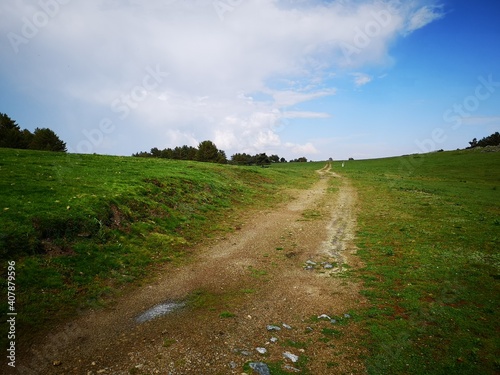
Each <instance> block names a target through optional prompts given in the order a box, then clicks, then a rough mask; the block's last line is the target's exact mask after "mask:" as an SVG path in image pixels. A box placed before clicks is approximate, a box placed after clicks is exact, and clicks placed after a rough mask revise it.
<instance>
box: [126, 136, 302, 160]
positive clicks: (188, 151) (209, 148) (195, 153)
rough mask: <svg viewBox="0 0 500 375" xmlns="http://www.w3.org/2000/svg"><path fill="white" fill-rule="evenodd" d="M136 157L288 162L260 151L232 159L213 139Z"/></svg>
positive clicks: (239, 154) (156, 150) (154, 150)
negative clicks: (196, 144) (195, 145)
mask: <svg viewBox="0 0 500 375" xmlns="http://www.w3.org/2000/svg"><path fill="white" fill-rule="evenodd" d="M132 156H135V157H143V158H164V159H174V160H195V161H201V162H209V163H219V164H235V165H260V166H264V165H269V164H272V163H286V162H287V161H286V159H285V158H283V157H281V158H280V157H279V156H278V155H271V156H268V155H267V154H266V153H259V154H255V155H250V154H247V153H236V154H234V155H232V156H231V158H230V159H228V158H227V157H226V153H225V152H224V151H223V150H219V149H218V148H217V146H216V145H215V144H214V143H213V142H212V141H203V142H200V144H199V145H198V147H197V148H196V147H193V146H186V145H184V146H182V147H179V146H178V147H175V148H173V149H172V148H165V149H163V150H159V149H158V148H157V147H154V148H152V149H151V151H149V152H146V151H142V152H137V153H135V154H132ZM290 162H307V159H306V158H305V157H301V158H298V159H294V160H290Z"/></svg>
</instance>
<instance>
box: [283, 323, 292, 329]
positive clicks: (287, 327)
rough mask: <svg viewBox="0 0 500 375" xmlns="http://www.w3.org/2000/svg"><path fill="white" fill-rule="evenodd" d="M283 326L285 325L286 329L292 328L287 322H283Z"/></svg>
mask: <svg viewBox="0 0 500 375" xmlns="http://www.w3.org/2000/svg"><path fill="white" fill-rule="evenodd" d="M283 327H285V328H286V329H292V326H289V325H288V324H286V323H283Z"/></svg>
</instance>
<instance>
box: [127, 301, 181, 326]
mask: <svg viewBox="0 0 500 375" xmlns="http://www.w3.org/2000/svg"><path fill="white" fill-rule="evenodd" d="M184 306H185V303H183V302H181V303H179V302H164V303H160V304H159V305H156V306H153V307H152V308H150V309H149V310H147V311H145V312H143V313H142V314H141V315H139V316H138V317H137V318H135V321H136V322H137V323H144V322H147V321H149V320H152V319H155V318H158V317H159V316H163V315H166V314H169V313H171V312H172V311H174V310H177V309H180V308H181V307H184Z"/></svg>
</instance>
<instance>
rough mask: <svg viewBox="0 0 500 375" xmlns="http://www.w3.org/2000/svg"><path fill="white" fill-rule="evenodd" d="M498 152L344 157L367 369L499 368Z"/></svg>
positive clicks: (468, 370) (441, 370)
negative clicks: (354, 198) (355, 204)
mask: <svg viewBox="0 0 500 375" xmlns="http://www.w3.org/2000/svg"><path fill="white" fill-rule="evenodd" d="M499 165H500V153H498V152H497V153H483V152H478V151H455V152H443V153H434V154H425V155H415V156H407V157H401V158H388V159H379V160H366V161H350V162H349V163H347V164H346V166H345V168H338V167H337V168H336V169H337V170H340V171H341V172H342V173H343V174H345V175H346V176H348V177H349V178H350V179H351V181H352V182H353V184H354V185H355V186H356V188H357V190H358V192H359V197H360V208H361V209H360V212H359V218H358V220H359V222H358V230H359V232H358V236H357V242H358V247H359V248H360V250H359V254H360V256H361V257H362V259H363V260H364V262H365V263H366V268H364V269H363V270H362V271H361V276H362V277H363V279H364V283H365V290H364V294H365V295H366V296H367V297H368V298H369V300H370V301H371V303H372V308H371V309H369V310H368V311H362V312H360V316H361V319H363V320H364V321H365V323H366V326H367V329H368V330H369V339H368V341H367V343H366V345H367V346H368V347H369V349H370V356H369V357H368V358H367V360H366V363H367V368H368V371H369V373H370V374H384V375H387V374H443V375H444V374H495V373H498V372H500V361H499V359H498V358H500V353H499V348H500V340H499V337H500V336H499V327H500V320H499V315H498V311H499V295H500V294H499V292H500V288H499V279H500V252H499V249H500V196H499V195H500V168H499Z"/></svg>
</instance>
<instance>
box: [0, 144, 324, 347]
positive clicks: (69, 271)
mask: <svg viewBox="0 0 500 375" xmlns="http://www.w3.org/2000/svg"><path fill="white" fill-rule="evenodd" d="M298 164H302V165H298ZM323 165H324V163H294V164H288V163H287V165H273V166H272V167H271V168H258V167H236V166H229V165H217V164H210V163H197V162H189V161H173V160H166V159H143V158H133V157H115V156H101V155H77V154H63V153H51V152H40V151H27V150H12V149H0V191H2V195H1V199H0V260H1V261H2V262H3V263H4V266H3V267H2V268H1V276H2V277H1V280H2V281H1V282H2V286H5V288H6V286H7V285H6V275H7V261H9V260H15V261H16V287H17V294H16V298H17V300H16V303H17V305H16V307H17V312H18V313H19V315H18V321H17V332H18V333H19V335H21V336H22V335H24V336H27V337H25V338H29V336H30V335H31V334H32V333H33V332H37V330H38V329H40V328H42V327H44V329H48V328H50V326H51V324H52V323H57V322H60V321H61V319H65V318H68V317H71V316H73V315H75V314H76V313H77V312H78V311H80V310H81V309H86V308H89V307H93V308H95V307H99V306H102V305H103V304H105V303H107V302H106V301H107V300H109V299H110V298H112V297H113V296H115V295H116V294H117V293H120V291H121V290H122V289H123V287H124V286H127V285H130V283H131V282H134V283H140V282H143V280H145V279H146V278H147V276H148V275H149V274H150V273H151V271H154V270H155V268H157V267H160V266H161V265H162V264H165V263H171V262H174V263H179V264H182V262H186V261H188V260H189V254H190V252H191V251H192V247H193V245H195V244H196V243H198V242H200V241H202V240H203V239H204V238H210V237H213V236H215V235H216V234H217V233H221V232H227V231H233V230H234V228H235V226H236V225H235V224H236V220H237V219H238V215H239V214H241V212H242V210H243V209H245V210H246V209H248V208H259V207H272V205H273V204H275V203H279V202H282V201H285V200H286V199H288V196H287V195H286V194H284V193H282V192H283V189H282V188H284V187H288V186H292V187H294V188H296V187H299V188H305V187H308V186H310V184H311V183H313V182H314V181H316V180H317V176H316V174H315V173H314V170H315V169H319V168H321V167H322V166H323ZM1 308H2V311H6V309H7V300H6V299H4V301H2V302H1ZM4 329H6V326H5V323H2V332H4ZM6 336H7V335H6V334H2V335H1V339H0V340H5V338H6ZM2 344H3V341H2ZM2 347H3V345H2Z"/></svg>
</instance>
